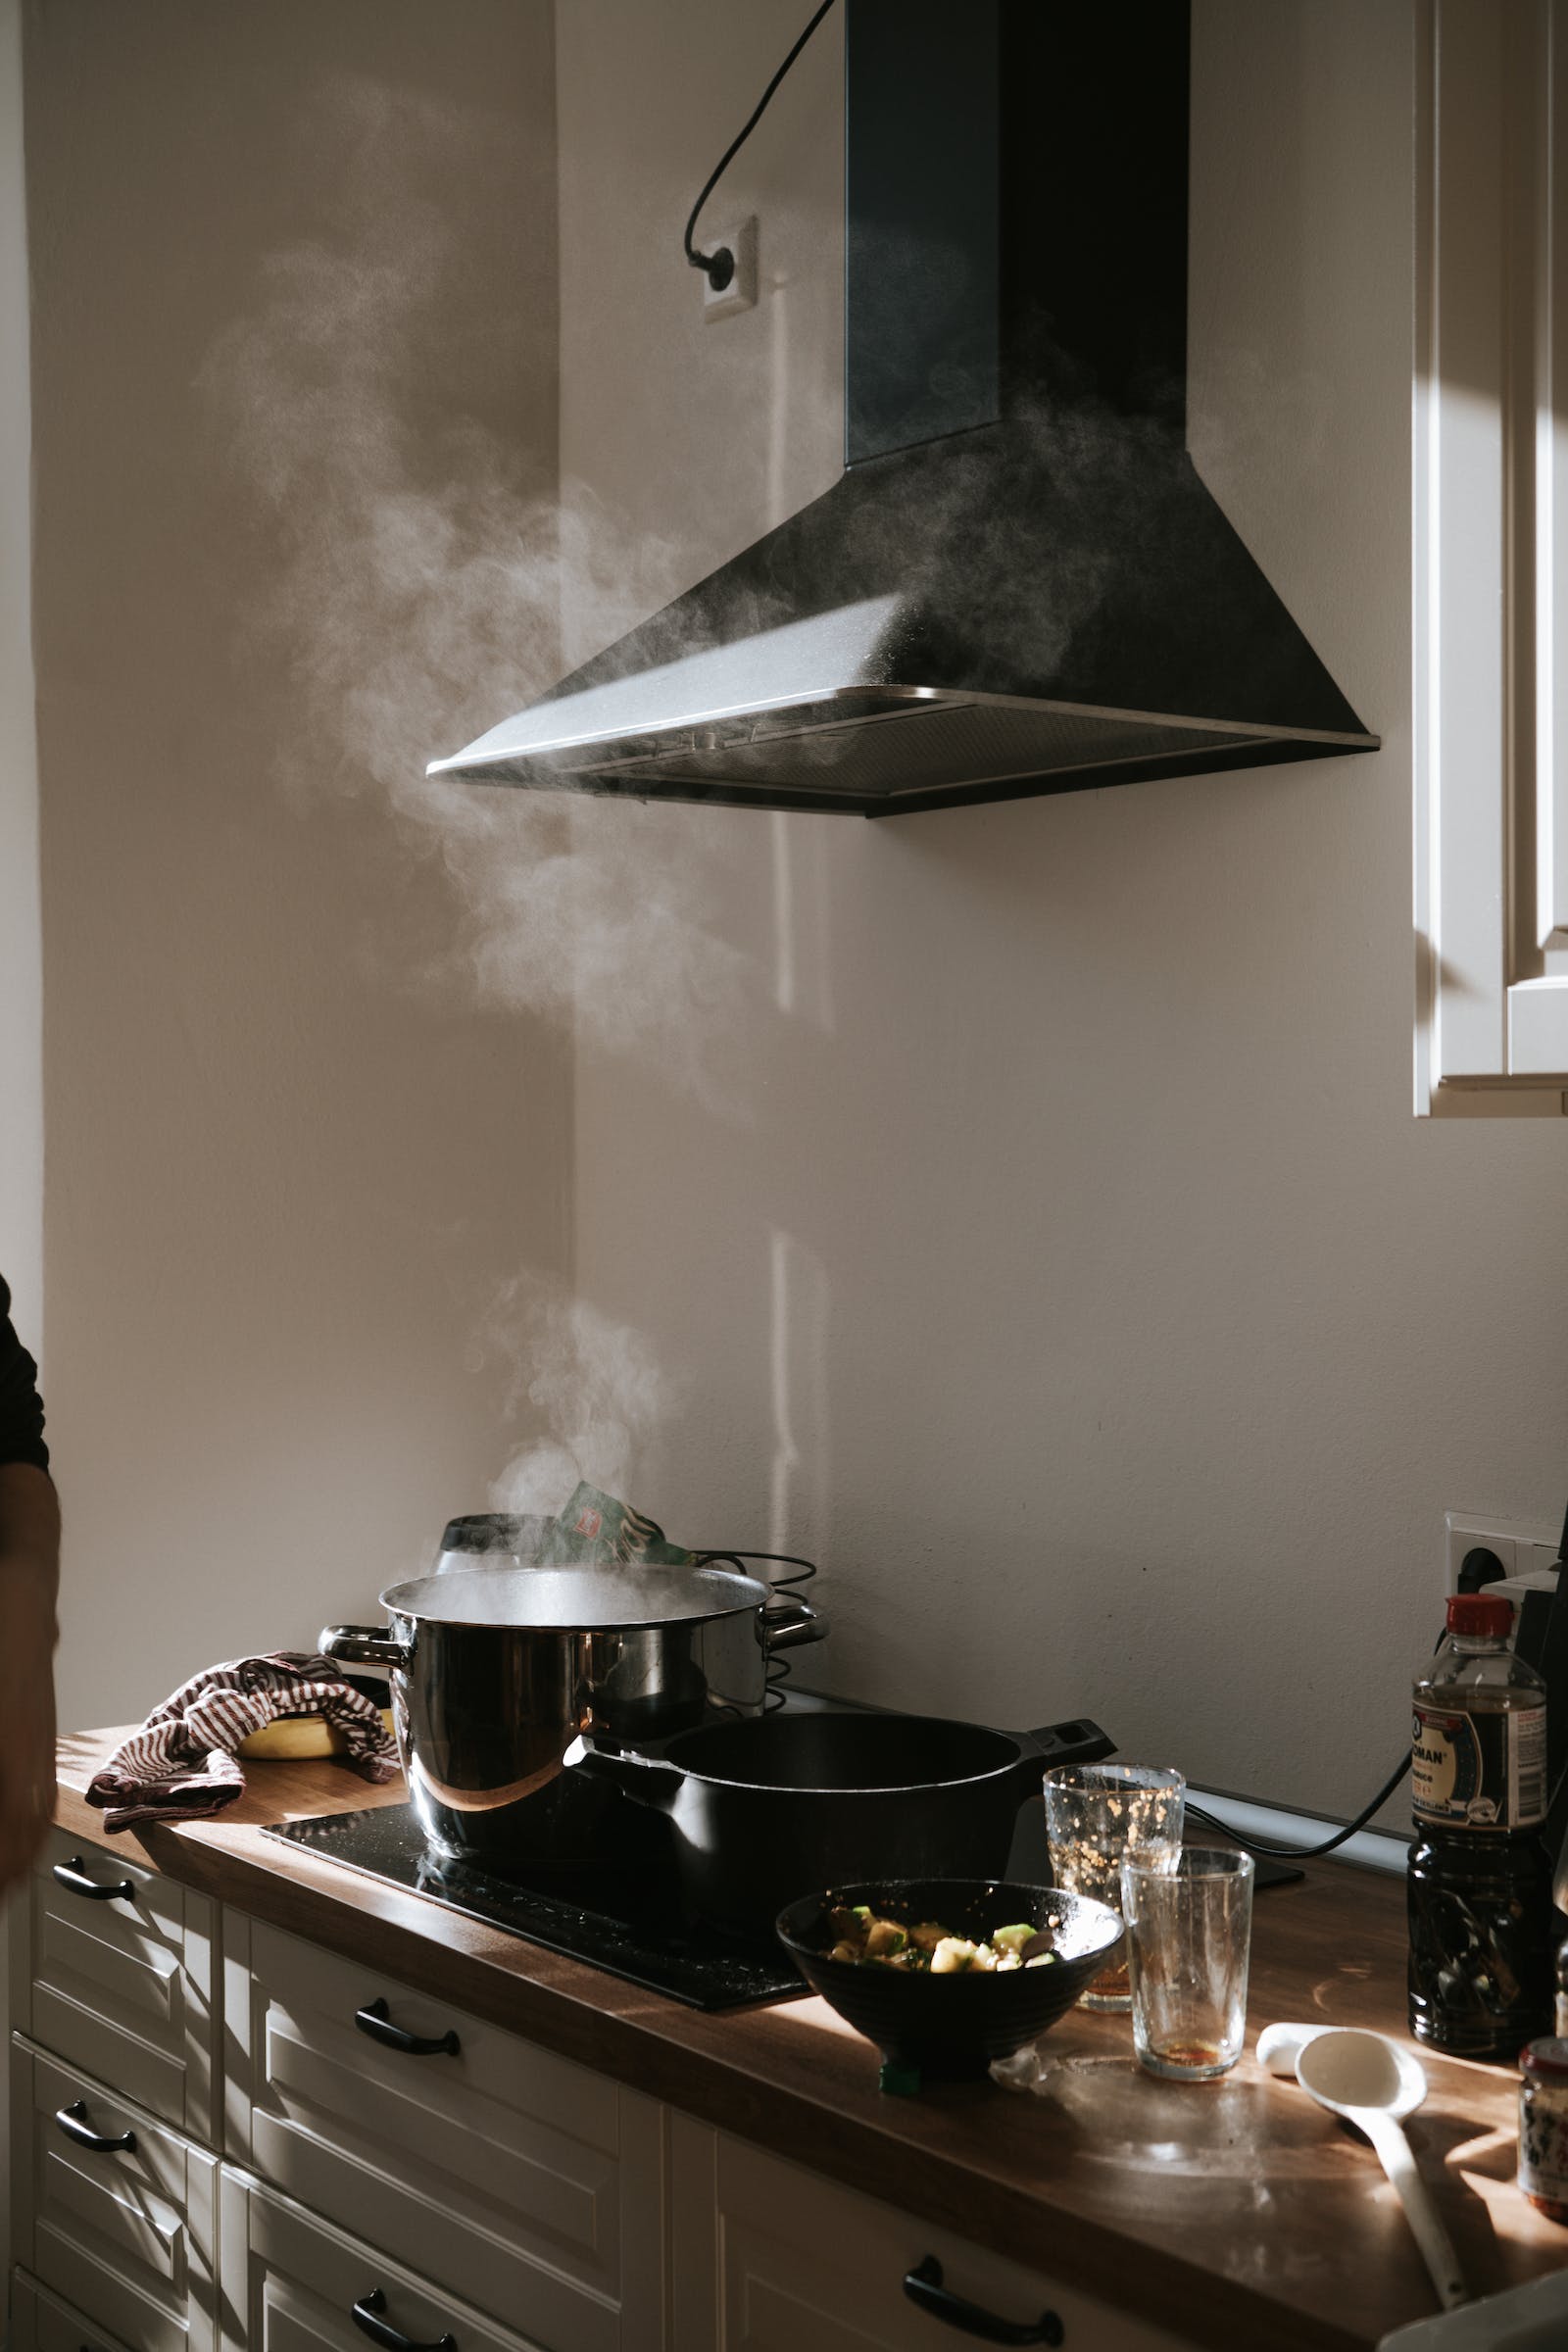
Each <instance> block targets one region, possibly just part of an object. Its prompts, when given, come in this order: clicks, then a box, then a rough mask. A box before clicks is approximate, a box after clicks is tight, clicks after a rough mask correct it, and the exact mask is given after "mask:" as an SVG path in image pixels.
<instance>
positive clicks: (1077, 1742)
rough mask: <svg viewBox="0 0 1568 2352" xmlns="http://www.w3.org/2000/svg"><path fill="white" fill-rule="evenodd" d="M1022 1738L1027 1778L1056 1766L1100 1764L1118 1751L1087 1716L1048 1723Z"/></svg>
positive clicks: (1021, 1761) (1023, 1762) (1020, 1762)
mask: <svg viewBox="0 0 1568 2352" xmlns="http://www.w3.org/2000/svg"><path fill="white" fill-rule="evenodd" d="M1022 1739H1023V1741H1024V1753H1023V1755H1022V1756H1021V1757H1020V1758H1019V1767H1020V1770H1022V1771H1023V1772H1024V1773H1025V1775H1026V1776H1027V1775H1029V1774H1032V1773H1034V1772H1037V1771H1038V1772H1044V1771H1046V1770H1047V1769H1048V1768H1049V1767H1050V1766H1051V1765H1053V1764H1098V1763H1099V1761H1100V1759H1101V1757H1102V1756H1113V1755H1114V1754H1115V1752H1116V1742H1115V1740H1112V1739H1110V1738H1109V1737H1108V1736H1107V1735H1106V1734H1105V1733H1104V1732H1103V1731H1102V1730H1101V1728H1100V1726H1099V1724H1098V1723H1092V1722H1091V1721H1090V1719H1089V1717H1088V1716H1087V1715H1077V1716H1074V1718H1073V1720H1072V1721H1071V1722H1070V1723H1048V1724H1045V1725H1043V1726H1042V1727H1041V1729H1040V1730H1039V1731H1035V1732H1025V1733H1024V1734H1023V1735H1022ZM1037 1793H1038V1791H1037Z"/></svg>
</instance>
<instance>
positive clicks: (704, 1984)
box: [265, 1805, 809, 2009]
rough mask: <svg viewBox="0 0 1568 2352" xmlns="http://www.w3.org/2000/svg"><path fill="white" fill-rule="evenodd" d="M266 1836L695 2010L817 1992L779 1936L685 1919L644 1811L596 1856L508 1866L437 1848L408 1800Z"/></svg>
mask: <svg viewBox="0 0 1568 2352" xmlns="http://www.w3.org/2000/svg"><path fill="white" fill-rule="evenodd" d="M265 1835H266V1836H267V1837H269V1838H282V1839H283V1840H284V1841H285V1842H286V1843H287V1844H289V1845H302V1846H305V1847H306V1848H307V1849H308V1851H310V1852H311V1853H313V1854H319V1855H320V1856H321V1857H322V1858H323V1860H325V1861H329V1862H340V1863H342V1864H344V1865H345V1866H346V1867H347V1868H348V1869H350V1870H363V1871H366V1872H368V1874H369V1876H370V1877H371V1878H375V1879H383V1880H386V1881H388V1882H389V1883H390V1884H391V1885H392V1886H394V1887H407V1888H408V1889H409V1890H410V1891H411V1892H412V1893H414V1894H423V1895H428V1896H429V1898H430V1899H431V1901H433V1902H437V1903H445V1904H446V1905H447V1906H448V1907H449V1908H450V1909H451V1910H454V1911H464V1912H466V1913H467V1915H468V1916H469V1917H470V1918H472V1919H482V1920H486V1921H488V1922H489V1924H490V1925H491V1926H492V1927H497V1928H505V1929H507V1930H508V1931H509V1932H510V1933H511V1934H512V1935H514V1936H522V1937H523V1938H524V1940H525V1941H526V1942H528V1943H538V1944H543V1945H544V1947H545V1949H546V1950H547V1951H552V1952H563V1953H564V1954H565V1955H566V1956H567V1957H568V1958H569V1959H573V1960H582V1961H585V1962H586V1963H587V1964H588V1965H589V1966H590V1967H592V1968H603V1969H607V1970H608V1971H609V1973H610V1974H611V1975H612V1976H613V1977H623V1978H625V1979H626V1981H627V1983H628V1984H632V1985H645V1986H646V1987H647V1988H648V1989H649V1990H650V1991H653V1992H662V1993H664V1994H666V1995H667V1996H668V1997H669V1999H671V2000H674V2001H684V2002H685V2003H686V2004H687V2006H688V2007H689V2008H693V2009H740V2008H744V2007H746V2006H747V2005H748V2004H750V2003H757V2002H764V2001H785V2000H795V1999H799V1998H800V1997H802V1996H803V1995H804V1994H805V1993H806V1992H808V1991H809V1986H808V1985H806V1984H805V1983H804V1982H803V1981H802V1979H801V1977H800V1976H799V1975H798V1974H797V1972H796V1970H795V1968H794V1966H793V1964H792V1963H791V1962H790V1960H789V1959H788V1957H787V1956H786V1954H785V1953H784V1951H783V1950H782V1949H781V1947H780V1946H779V1945H778V1944H776V1943H774V1942H772V1941H771V1939H770V1938H769V1939H767V1940H765V1941H763V1940H760V1941H758V1942H755V1943H754V1942H751V1941H748V1940H742V1939H739V1938H737V1937H734V1936H728V1935H725V1934H724V1933H723V1932H721V1931H718V1930H714V1929H711V1928H700V1929H699V1928H694V1927H692V1926H690V1925H688V1924H687V1923H686V1922H685V1921H683V1920H682V1918H681V1916H680V1912H679V1908H678V1906H677V1904H676V1902H675V1897H674V1872H673V1868H672V1866H671V1863H670V1859H669V1854H668V1849H667V1844H666V1842H665V1841H666V1839H667V1838H668V1830H667V1826H666V1825H665V1824H664V1823H663V1822H662V1821H660V1820H659V1819H658V1818H657V1817H656V1816H653V1815H650V1814H648V1813H646V1812H638V1813H636V1814H635V1815H633V1817H632V1820H631V1821H630V1822H629V1823H628V1824H626V1825H625V1827H624V1829H623V1831H622V1832H621V1834H620V1835H619V1836H616V1835H614V1834H613V1832H612V1834H611V1835H609V1836H608V1837H606V1838H602V1839H601V1842H600V1850H599V1851H598V1852H596V1853H595V1854H594V1855H593V1856H592V1858H590V1859H585V1860H580V1861H578V1860H573V1861H553V1860H541V1861H518V1862H512V1861H509V1862H508V1864H507V1866H506V1873H505V1875H502V1873H501V1872H500V1871H499V1870H497V1869H495V1868H494V1867H488V1868H486V1869H485V1870H482V1871H481V1870H476V1869H474V1868H473V1866H472V1865H471V1864H469V1863H466V1862H447V1861H444V1860H443V1859H442V1858H441V1856H440V1855H439V1854H435V1853H432V1852H431V1851H430V1849H429V1848H428V1847H427V1846H426V1844H425V1842H424V1833H423V1831H422V1830H421V1829H420V1828H419V1825H418V1823H417V1821H416V1819H415V1817H414V1809H413V1807H412V1806H411V1805H377V1806H375V1807H374V1808H373V1809H371V1810H369V1811H367V1812H362V1813H334V1814H328V1815H327V1816H326V1817H325V1818H323V1819H321V1820H317V1821H291V1822H286V1823H284V1822H277V1823H269V1825H268V1827H267V1829H266V1831H265Z"/></svg>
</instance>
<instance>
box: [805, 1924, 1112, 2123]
mask: <svg viewBox="0 0 1568 2352" xmlns="http://www.w3.org/2000/svg"><path fill="white" fill-rule="evenodd" d="M838 1903H850V1904H855V1903H869V1904H870V1906H871V1908H872V1910H873V1911H874V1912H875V1913H876V1914H877V1916H878V1917H879V1918H882V1919H895V1920H898V1921H899V1922H900V1923H901V1924H902V1925H906V1926H908V1927H914V1926H916V1925H917V1924H918V1923H919V1922H920V1921H921V1920H938V1921H940V1922H941V1924H942V1926H943V1927H944V1928H946V1929H947V1930H948V1932H949V1934H950V1935H954V1936H967V1937H968V1938H969V1939H970V1940H971V1941H972V1942H976V1943H978V1942H981V1941H983V1940H984V1938H985V1937H986V1936H989V1935H990V1934H991V1933H992V1932H993V1930H995V1929H997V1928H1005V1927H1010V1926H1012V1925H1014V1924H1016V1923H1018V1922H1021V1921H1023V1920H1028V1921H1029V1922H1030V1923H1031V1925H1033V1926H1034V1927H1035V1928H1037V1929H1039V1928H1050V1929H1051V1930H1052V1931H1053V1932H1054V1936H1055V1938H1056V1951H1057V1954H1058V1957H1057V1958H1056V1959H1055V1960H1054V1961H1053V1962H1052V1964H1051V1966H1050V1967H1049V1968H1011V1969H1004V1970H1001V1971H998V1972H990V1971H988V1972H987V1973H985V1974H984V1975H975V1976H969V1975H964V1976H952V1977H948V1976H943V1977H933V1976H931V1975H929V1974H924V1973H922V1974H920V1975H915V1974H912V1973H911V1974H909V1975H906V1974H905V1973H904V1971H903V1970H902V1969H897V1968H872V1967H867V1966H866V1964H865V1963H864V1962H863V1961H858V1960H834V1959H831V1958H830V1957H829V1951H830V1947H831V1945H832V1943H833V1940H834V1936H833V1929H832V1925H831V1921H830V1918H829V1914H830V1912H831V1910H832V1908H833V1906H834V1905H835V1904H838ZM778 1934H779V1940H780V1941H781V1942H782V1944H783V1945H784V1948H785V1950H786V1951H787V1952H788V1953H789V1955H790V1957H791V1959H792V1960H793V1961H794V1962H795V1965H796V1967H797V1968H798V1969H799V1970H800V1972H801V1974H802V1976H803V1977H805V1979H806V1981H807V1983H808V1984H809V1985H810V1986H811V1988H812V1990H813V1991H815V1992H819V1993H820V1994H821V1995H822V1998H823V1999H824V2000H825V2001H826V2002H828V2003H829V2004H830V2006H831V2007H833V2008H834V2009H836V2010H837V2011H838V2013H839V2015H840V2016H841V2017H843V2018H847V2019H848V2020H849V2022H850V2024H851V2025H852V2026H853V2027H854V2028H855V2030H856V2032H857V2033H858V2034H864V2035H865V2037H866V2039H867V2040H868V2041H874V2042H875V2043H876V2045H877V2048H878V2049H879V2050H880V2051H881V2052H882V2055H883V2057H884V2058H886V2059H887V2060H889V2061H890V2062H891V2063H892V2064H893V2065H895V2066H898V2067H901V2068H913V2069H915V2070H916V2071H917V2072H918V2073H919V2074H921V2075H922V2076H925V2077H929V2078H932V2079H935V2080H941V2081H944V2082H956V2081H964V2080H968V2079H972V2078H974V2077H976V2076H980V2075H984V2073H985V2072H986V2069H987V2068H988V2067H989V2066H990V2064H991V2061H992V2060H993V2059H994V2058H1010V2057H1011V2055H1012V2053H1013V2051H1014V2050H1017V2049H1021V2048H1022V2047H1023V2045H1024V2043H1025V2042H1027V2041H1034V2040H1035V2039H1036V2038H1037V2037H1038V2036H1039V2035H1040V2034H1043V2033H1044V2032H1045V2031H1046V2028H1047V2027H1048V2026H1054V2024H1055V2022H1056V2020H1057V2018H1058V2017H1063V2016H1065V2015H1066V2013H1067V2011H1068V2010H1069V2009H1070V2008H1071V2007H1072V2005H1073V2003H1074V2001H1076V2000H1077V1998H1078V1995H1079V1994H1080V1993H1081V1992H1082V1991H1083V1990H1084V1989H1085V1987H1086V1986H1087V1985H1090V1984H1092V1983H1093V1981H1094V1980H1095V1978H1096V1977H1098V1976H1099V1974H1100V1972H1101V1970H1102V1969H1103V1968H1104V1967H1106V1966H1107V1965H1108V1964H1109V1962H1110V1960H1111V1959H1112V1958H1113V1956H1114V1954H1115V1952H1116V1949H1117V1946H1118V1945H1119V1944H1120V1942H1121V1938H1122V1925H1121V1921H1120V1920H1119V1919H1118V1918H1117V1917H1116V1914H1115V1912H1114V1911H1111V1910H1109V1909H1107V1907H1106V1906H1105V1904H1103V1903H1097V1902H1093V1901H1091V1900H1090V1898H1089V1896H1088V1895H1083V1894H1069V1893H1067V1892H1066V1890H1065V1889H1064V1888H1062V1887H1020V1886H1017V1885H1014V1884H1013V1883H1011V1882H1010V1881H1008V1880H1006V1879H883V1880H881V1881H877V1880H867V1881H864V1882H862V1883H859V1884H857V1885H855V1886H846V1887H829V1888H828V1889H827V1891H826V1892H825V1893H823V1894H808V1895H803V1896H802V1897H801V1899H800V1901H799V1902H795V1903H791V1904H789V1905H788V1906H787V1907H786V1908H785V1909H784V1910H783V1911H781V1912H780V1913H779V1916H778Z"/></svg>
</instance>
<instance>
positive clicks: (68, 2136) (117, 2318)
mask: <svg viewBox="0 0 1568 2352" xmlns="http://www.w3.org/2000/svg"><path fill="white" fill-rule="evenodd" d="M11 2060H12V2064H11V2086H12V2143H11V2146H12V2166H13V2175H14V2180H15V2188H16V2221H17V2246H16V2251H17V2254H18V2257H19V2259H20V2260H21V2262H22V2263H23V2264H24V2266H25V2268H26V2270H27V2271H29V2272H30V2273H31V2274H32V2276H33V2277H34V2278H36V2279H38V2280H39V2282H40V2283H41V2284H42V2285H43V2286H45V2287H47V2288H49V2289H51V2290H52V2291H53V2292H54V2293H55V2294H56V2295H59V2296H61V2297H63V2298H65V2299H66V2300H67V2301H69V2302H70V2303H72V2304H73V2305H75V2307H76V2308H77V2309H78V2310H79V2311H80V2312H82V2313H83V2314H84V2315H85V2316H86V2317H87V2319H89V2320H90V2321H91V2322H92V2324H93V2325H94V2327H101V2328H104V2329H107V2330H108V2332H109V2333H110V2334H111V2335H113V2336H115V2337H118V2339H119V2341H120V2342H121V2343H122V2344H123V2345H125V2346H127V2347H128V2352H214V2346H215V2343H216V2337H217V2320H216V2312H215V2308H214V2295H215V2284H214V2253H215V2237H214V2229H215V2214H214V2204H213V2201H214V2196H215V2193H216V2188H217V2176H218V2165H217V2161H216V2159H215V2158H214V2157H213V2156H211V2155H209V2154H208V2152H207V2150H206V2149H205V2148H198V2147H195V2146H194V2145H193V2144H192V2143H191V2142H190V2141H189V2140H187V2139H184V2138H182V2137H181V2136H180V2134H179V2133H178V2132H177V2131H170V2130H169V2128H168V2126H167V2125H165V2124H161V2123H159V2122H158V2121H157V2119H156V2118H155V2117H153V2116H150V2115H148V2114H147V2113H146V2112H145V2111H144V2110H143V2109H142V2108H139V2107H132V2106H130V2105H128V2104H127V2103H126V2101H124V2100H123V2099H121V2098H118V2097H116V2095H115V2094H114V2092H113V2091H111V2090H108V2089H106V2088H105V2086H104V2085H103V2084H102V2083H99V2082H93V2081H92V2080H91V2079H90V2078H89V2077H88V2076H85V2075H80V2074H77V2073H76V2072H75V2071H74V2070H73V2069H69V2068H66V2067H63V2066H58V2065H56V2063H55V2062H54V2060H53V2059H51V2058H49V2057H47V2056H45V2054H44V2053H43V2052H42V2051H41V2050H35V2049H33V2048H31V2047H30V2046H29V2044H27V2043H26V2042H25V2041H23V2040H21V2039H20V2037H19V2038H16V2039H14V2040H13V2043H12V2052H11ZM85 2135H90V2136H91V2137H94V2138H96V2139H97V2140H98V2141H100V2142H102V2143H104V2144H101V2145H96V2146H95V2145H90V2144H86V2136H85Z"/></svg>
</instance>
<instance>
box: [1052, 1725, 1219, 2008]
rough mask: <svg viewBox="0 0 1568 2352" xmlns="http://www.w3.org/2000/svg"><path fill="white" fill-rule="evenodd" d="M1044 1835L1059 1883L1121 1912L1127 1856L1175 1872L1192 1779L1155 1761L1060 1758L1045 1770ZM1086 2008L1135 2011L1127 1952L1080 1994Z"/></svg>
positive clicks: (1153, 1866) (1058, 1884) (1124, 1951)
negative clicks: (1066, 1761)
mask: <svg viewBox="0 0 1568 2352" xmlns="http://www.w3.org/2000/svg"><path fill="white" fill-rule="evenodd" d="M1045 1791H1046V1837H1047V1839H1048V1841H1049V1843H1050V1846H1051V1869H1052V1875H1053V1877H1054V1879H1055V1882H1056V1885H1057V1886H1058V1887H1066V1888H1067V1889H1068V1891H1069V1892H1070V1893H1072V1894H1089V1895H1093V1896H1094V1898H1095V1900H1096V1902H1099V1903H1104V1904H1106V1905H1107V1906H1108V1907H1109V1908H1110V1909H1111V1910H1112V1911H1115V1912H1117V1913H1118V1914H1119V1913H1120V1911H1121V1866H1122V1862H1123V1859H1124V1858H1125V1857H1126V1856H1127V1855H1128V1854H1134V1855H1137V1856H1138V1857H1139V1858H1140V1859H1141V1860H1143V1861H1146V1862H1148V1863H1149V1864H1150V1865H1151V1866H1152V1868H1155V1869H1165V1870H1169V1869H1172V1868H1173V1867H1174V1866H1175V1861H1176V1856H1177V1854H1178V1853H1179V1852H1180V1851H1181V1842H1182V1812H1183V1807H1184V1805H1185V1802H1186V1796H1187V1784H1186V1782H1185V1781H1184V1780H1183V1779H1182V1776H1181V1774H1180V1773H1179V1772H1172V1771H1170V1770H1168V1769H1167V1768H1166V1767H1164V1766H1163V1765H1155V1764H1056V1765H1054V1766H1053V1767H1052V1769H1051V1771H1050V1772H1048V1773H1047V1774H1046V1779H1045ZM1080 2006H1081V2007H1082V2008H1085V2009H1130V2008H1131V2007H1132V1993H1131V1990H1130V1987H1129V1984H1128V1977H1127V1961H1126V1950H1125V1946H1124V1947H1123V1950H1122V1952H1121V1953H1120V1954H1119V1955H1118V1957H1117V1958H1116V1960H1115V1961H1114V1962H1113V1963H1112V1964H1111V1966H1110V1967H1109V1968H1106V1969H1103V1970H1102V1972H1101V1974H1100V1975H1099V1976H1098V1977H1096V1979H1095V1981H1094V1983H1093V1984H1092V1985H1090V1987H1089V1989H1088V1991H1087V1992H1086V1993H1084V1994H1082V1995H1081V1997H1080Z"/></svg>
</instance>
